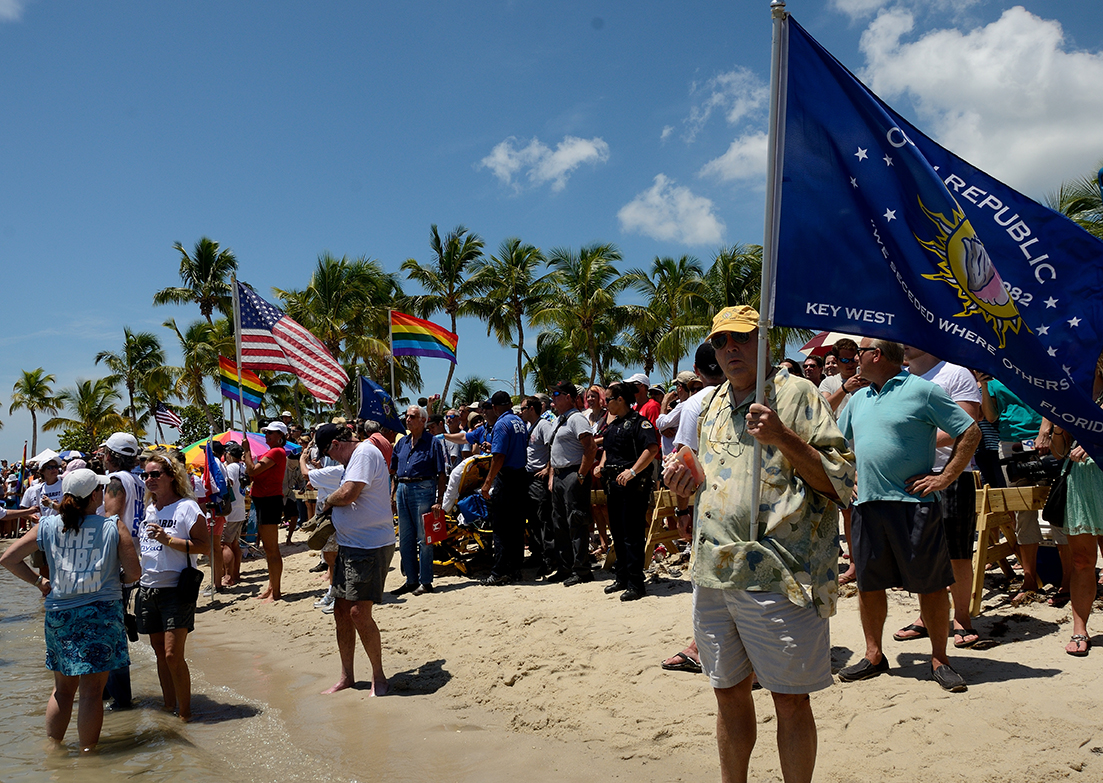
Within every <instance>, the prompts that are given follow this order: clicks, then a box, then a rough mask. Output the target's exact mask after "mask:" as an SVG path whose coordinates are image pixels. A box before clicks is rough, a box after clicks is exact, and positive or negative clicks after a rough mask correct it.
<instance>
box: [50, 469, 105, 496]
mask: <svg viewBox="0 0 1103 783" xmlns="http://www.w3.org/2000/svg"><path fill="white" fill-rule="evenodd" d="M110 482H111V479H110V477H108V476H100V475H98V474H96V473H93V472H92V471H90V470H88V468H79V469H78V470H74V471H73V472H72V473H66V474H65V475H64V476H62V478H61V493H62V494H63V495H72V496H73V497H75V498H86V497H90V496H91V495H92V493H93V492H95V491H96V487H103V486H106V485H107V484H109V483H110Z"/></svg>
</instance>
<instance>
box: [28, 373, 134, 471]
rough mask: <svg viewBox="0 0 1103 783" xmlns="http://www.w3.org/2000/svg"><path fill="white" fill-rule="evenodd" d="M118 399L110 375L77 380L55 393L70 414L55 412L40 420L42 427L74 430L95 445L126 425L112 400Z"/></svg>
mask: <svg viewBox="0 0 1103 783" xmlns="http://www.w3.org/2000/svg"><path fill="white" fill-rule="evenodd" d="M121 399H122V398H121V397H120V395H119V392H118V390H117V389H116V388H115V381H113V380H112V379H110V378H100V379H99V380H95V381H81V380H78V381H77V385H76V386H73V387H70V388H68V389H64V390H62V392H61V393H60V394H59V395H58V396H57V400H58V402H59V403H61V404H62V406H66V407H68V409H69V411H70V412H71V413H72V415H71V416H69V417H66V416H55V417H53V418H52V419H50V420H49V421H47V422H46V423H45V424H43V425H42V429H43V430H46V431H52V430H58V429H66V430H70V429H71V430H77V431H79V432H80V433H81V435H82V438H81V442H82V443H85V444H92V446H95V445H96V444H98V443H102V442H103V441H104V439H106V438H107V436H108V434H110V433H112V432H116V431H118V430H121V429H125V428H126V425H127V420H126V419H125V418H124V417H123V416H122V415H121V414H120V413H119V411H118V410H117V409H116V408H115V403H117V402H119V401H120V400H121ZM36 453H37V452H36Z"/></svg>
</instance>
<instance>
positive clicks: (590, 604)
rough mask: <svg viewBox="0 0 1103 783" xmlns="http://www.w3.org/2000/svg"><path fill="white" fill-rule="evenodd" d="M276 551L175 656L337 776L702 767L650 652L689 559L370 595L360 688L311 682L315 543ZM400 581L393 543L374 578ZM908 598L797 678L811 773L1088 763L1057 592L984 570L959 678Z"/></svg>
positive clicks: (1081, 703)
mask: <svg viewBox="0 0 1103 783" xmlns="http://www.w3.org/2000/svg"><path fill="white" fill-rule="evenodd" d="M284 552H285V555H286V561H285V571H284V579H285V583H284V589H285V593H286V598H287V600H285V601H283V602H281V603H277V604H262V603H261V602H259V601H256V600H252V599H251V598H249V596H250V595H255V594H256V593H258V592H259V591H260V589H261V588H262V587H263V584H264V581H265V578H264V576H263V560H259V559H258V560H249V561H246V564H245V568H244V574H245V578H244V581H243V584H242V585H241V586H240V587H238V588H235V589H234V592H233V593H231V594H230V595H227V596H220V598H219V606H218V608H214V607H212V608H207V609H204V610H203V611H201V612H200V614H199V615H198V617H197V620H196V626H197V628H196V634H195V636H194V637H193V642H192V646H191V650H190V656H189V657H190V658H192V659H193V661H194V666H195V667H196V668H197V669H199V670H202V672H203V676H204V677H205V678H206V679H207V680H208V681H210V682H211V683H213V684H215V685H227V686H229V687H231V688H232V689H233V690H235V691H236V692H238V693H241V694H243V695H244V696H246V697H248V698H249V699H251V700H255V701H256V702H258V703H263V704H266V705H268V707H269V708H270V709H273V710H278V713H279V715H280V716H281V720H282V722H283V724H284V725H285V726H286V731H287V735H288V736H287V737H286V738H273V740H274V741H279V742H290V743H293V744H294V745H295V746H296V747H297V748H300V749H302V751H303V752H304V753H307V754H309V755H310V756H313V757H315V758H320V759H325V762H324V763H325V764H327V765H329V771H330V773H331V776H332V777H336V778H342V779H351V778H358V779H370V778H377V777H381V772H382V770H381V768H383V769H385V774H386V775H387V777H397V778H398V779H411V780H413V779H426V776H430V778H429V779H432V778H442V779H450V780H464V781H466V780H471V781H475V780H479V781H486V780H490V781H496V780H503V781H505V780H511V779H516V778H517V777H518V776H521V777H522V778H523V779H525V780H564V779H567V780H604V779H610V778H613V779H633V780H687V781H688V780H693V781H699V780H710V779H716V778H717V777H718V769H717V761H716V750H715V745H714V734H713V731H714V721H715V709H714V703H715V702H714V698H713V696H712V692H711V689H710V688H709V686H708V683H707V681H706V680H705V678H704V677H703V676H702V675H692V674H686V673H678V672H664V671H663V670H662V669H660V668H659V662H660V661H661V660H662V659H663V658H665V657H667V656H668V655H670V654H672V653H674V652H676V651H678V650H680V649H682V647H683V646H684V644H685V642H686V641H687V640H688V637H689V634H690V619H689V604H690V585H689V582H688V579H687V578H686V575H685V574H684V573H677V572H674V573H673V574H669V573H668V574H667V575H666V576H664V577H662V578H661V581H659V582H658V583H657V584H654V585H652V586H650V588H649V589H650V590H651V594H650V595H649V596H648V597H646V598H645V599H643V600H641V601H636V602H633V603H628V604H624V603H621V602H620V601H618V600H617V597H616V595H614V596H605V595H604V594H603V593H602V588H603V587H604V586H605V584H607V583H608V580H610V579H611V575H610V574H607V573H605V572H602V571H599V572H598V579H597V581H595V582H593V583H590V584H584V585H579V586H576V587H572V588H565V587H563V586H562V585H561V584H548V585H545V584H539V583H535V582H527V583H521V584H516V585H509V586H505V587H496V588H489V587H483V586H481V585H479V584H478V583H477V582H475V581H474V580H472V579H469V578H467V577H463V576H441V577H438V579H437V581H436V587H437V590H436V592H435V593H432V594H429V595H425V596H420V597H413V596H410V595H406V596H402V597H400V598H393V597H390V596H388V597H387V599H386V601H385V602H384V603H383V604H382V605H381V606H378V607H377V608H376V610H375V616H376V619H377V621H378V622H379V624H380V628H381V631H382V635H383V651H384V652H383V654H384V664H385V667H386V670H387V673H388V676H389V677H390V679H391V687H392V694H391V695H389V696H387V697H385V698H382V699H375V698H370V697H369V695H368V692H367V691H366V690H363V689H362V688H363V687H366V679H365V678H366V677H367V676H368V675H369V673H370V669H369V667H368V664H367V658H366V656H365V654H364V653H363V651H362V650H361V649H358V651H357V658H356V664H357V674H358V676H359V677H360V678H361V686H362V688H360V689H354V690H349V691H344V692H341V693H338V694H334V695H328V696H323V695H321V694H320V691H322V690H324V689H325V688H327V687H329V686H330V685H332V684H333V682H335V680H336V678H337V674H338V659H337V653H336V642H335V641H334V638H333V619H332V616H331V615H324V614H322V613H321V612H320V611H319V610H317V609H313V608H312V604H313V602H314V600H315V599H316V598H317V597H318V595H319V594H320V592H321V590H322V589H323V587H324V583H323V582H322V581H321V580H320V579H319V578H318V577H319V575H317V574H310V573H308V569H309V568H310V566H312V565H313V564H314V563H315V562H316V555H314V554H313V553H310V552H308V551H307V550H306V549H305V547H304V546H303V545H302V544H295V545H293V546H290V547H284ZM992 580H993V585H992V586H993V588H995V587H997V585H996V582H997V581H998V580H999V577H992ZM399 584H401V576H399V574H398V571H397V558H396V560H395V567H394V570H392V572H391V574H390V576H389V579H388V585H387V586H388V588H389V589H393V588H394V587H396V586H398V585H399ZM1003 587H1004V588H1005V587H1006V586H1005V585H1004V586H1003ZM844 590H845V591H846V592H847V593H848V595H846V596H844V597H843V598H842V599H841V600H840V607H839V614H838V615H837V617H836V618H834V619H833V620H832V643H833V651H832V652H833V668H836V669H837V668H839V667H841V666H845V665H847V664H849V663H852V662H854V661H856V660H857V657H858V656H859V655H860V654H861V652H860V651H861V650H862V649H863V646H864V645H863V642H862V635H861V627H860V624H859V620H858V613H857V599H856V597H855V596H854V594H853V588H844ZM915 607H916V603H915V601H914V599H913V597H911V596H909V595H908V594H907V593H903V592H892V593H890V596H889V622H888V624H887V625H886V639H887V642H886V651H887V653H888V656H889V661H890V664H891V666H892V670H891V672H890V673H889V675H887V676H881V677H878V678H876V679H874V680H870V681H866V682H861V683H853V684H840V683H836V684H835V685H834V686H833V687H831V688H829V689H828V690H826V691H822V692H820V693H817V694H814V695H813V697H812V699H813V709H814V711H815V714H816V717H817V724H818V727H819V743H820V752H819V761H818V764H817V772H816V779H817V780H820V781H832V782H835V781H838V782H839V783H842V782H843V781H868V780H889V781H914V780H918V779H923V778H926V777H937V778H938V779H939V780H951V781H953V780H962V781H965V780H969V781H977V780H982V781H989V780H990V781H1011V782H1012V783H1019V782H1020V781H1021V783H1028V781H1029V782H1031V783H1033V781H1038V780H1054V779H1064V778H1066V777H1068V776H1070V775H1071V776H1073V778H1074V779H1081V780H1100V779H1103V714H1100V711H1099V709H1098V707H1097V694H1098V693H1099V689H1100V686H1101V685H1103V650H1096V651H1094V652H1093V654H1092V655H1091V656H1089V657H1087V658H1083V659H1078V658H1072V657H1070V656H1068V655H1066V654H1065V653H1064V652H1063V648H1064V644H1065V641H1066V640H1067V637H1068V635H1069V633H1070V630H1069V629H1070V627H1071V626H1070V624H1069V616H1070V610H1069V608H1068V607H1065V608H1062V609H1055V608H1053V607H1049V606H1047V605H1045V604H1030V605H1027V606H1024V607H1020V608H1012V607H1011V606H1010V605H1009V604H1008V602H1007V595H1006V593H1005V592H1003V591H1002V590H997V589H992V590H990V591H989V592H988V593H987V594H986V600H985V611H984V614H983V615H982V616H981V617H980V618H978V619H977V620H976V622H975V625H976V627H977V628H979V629H980V630H981V633H982V635H983V636H984V637H985V638H986V639H987V640H988V641H987V642H986V643H985V644H983V645H981V647H982V649H972V650H952V651H951V659H952V661H953V663H954V666H955V668H956V669H957V670H958V671H959V672H960V673H961V674H962V675H963V676H964V677H965V678H966V680H967V681H968V683H969V686H970V687H969V690H968V692H966V693H963V694H950V693H945V692H943V691H942V690H941V689H940V688H939V687H938V686H937V685H936V684H935V683H934V682H933V681H931V679H930V676H929V663H928V660H929V643H928V642H925V641H916V642H904V643H901V642H894V641H892V640H891V639H889V638H888V637H889V636H891V633H892V631H893V630H895V629H896V628H899V627H901V626H903V625H906V624H907V623H908V622H910V621H911V620H912V619H913V617H914V614H915ZM1099 622H1100V621H1099V620H1095V623H1094V624H1095V625H1096V626H1098V624H1099ZM1090 627H1091V624H1090V625H1089V628H1090ZM1096 641H1097V642H1103V637H1100V636H1096ZM755 702H756V706H757V708H758V718H759V738H758V745H757V747H756V749H755V753H754V757H753V760H752V775H751V778H752V780H780V779H781V775H780V768H779V765H778V761H777V758H776V750H775V745H774V736H773V735H774V726H773V710H772V705H771V702H770V696H769V694H767V693H764V692H762V691H757V692H756V693H755ZM186 731H190V729H188V730H186ZM1080 775H1083V777H1080Z"/></svg>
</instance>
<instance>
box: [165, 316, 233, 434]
mask: <svg viewBox="0 0 1103 783" xmlns="http://www.w3.org/2000/svg"><path fill="white" fill-rule="evenodd" d="M222 323H223V321H222V320H221V319H220V320H219V322H218V324H219V325H221V324H222ZM164 325H165V326H166V327H167V328H169V329H172V331H173V332H174V333H175V334H176V339H178V340H179V341H180V350H181V351H182V352H183V354H184V366H183V367H177V368H174V370H175V373H176V377H177V381H176V389H175V391H176V393H177V394H179V395H180V396H181V397H183V398H184V399H185V400H187V401H188V403H190V404H191V405H194V406H196V407H197V408H199V409H200V410H202V411H203V412H204V413H205V414H206V416H207V424H208V425H209V426H210V428H211V432H218V426H217V425H216V423H215V420H214V415H213V414H212V413H211V410H210V408H209V407H207V392H206V389H205V385H206V382H207V379H208V378H214V377H216V376H217V375H218V356H219V354H220V353H221V354H225V353H229V352H230V350H232V345H233V342H232V338H231V339H230V341H229V344H227V340H226V337H225V334H224V333H223V334H222V335H220V334H219V332H220V331H221V330H220V329H219V328H218V326H216V325H215V324H209V323H204V322H203V321H193V322H192V323H191V325H190V326H188V328H187V330H186V331H185V332H183V333H181V331H180V329H179V328H178V327H177V326H176V320H175V319H173V318H170V319H168V320H167V321H165V323H164Z"/></svg>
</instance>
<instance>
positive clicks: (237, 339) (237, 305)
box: [230, 275, 249, 448]
mask: <svg viewBox="0 0 1103 783" xmlns="http://www.w3.org/2000/svg"><path fill="white" fill-rule="evenodd" d="M230 285H231V286H232V287H233V289H234V351H235V352H236V357H235V358H236V359H237V412H238V413H239V414H240V415H241V442H242V445H243V447H244V448H249V444H248V443H247V442H246V438H245V404H244V403H243V402H242V400H243V399H244V398H245V392H244V391H243V390H242V388H241V297H240V296H238V290H237V275H230Z"/></svg>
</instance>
